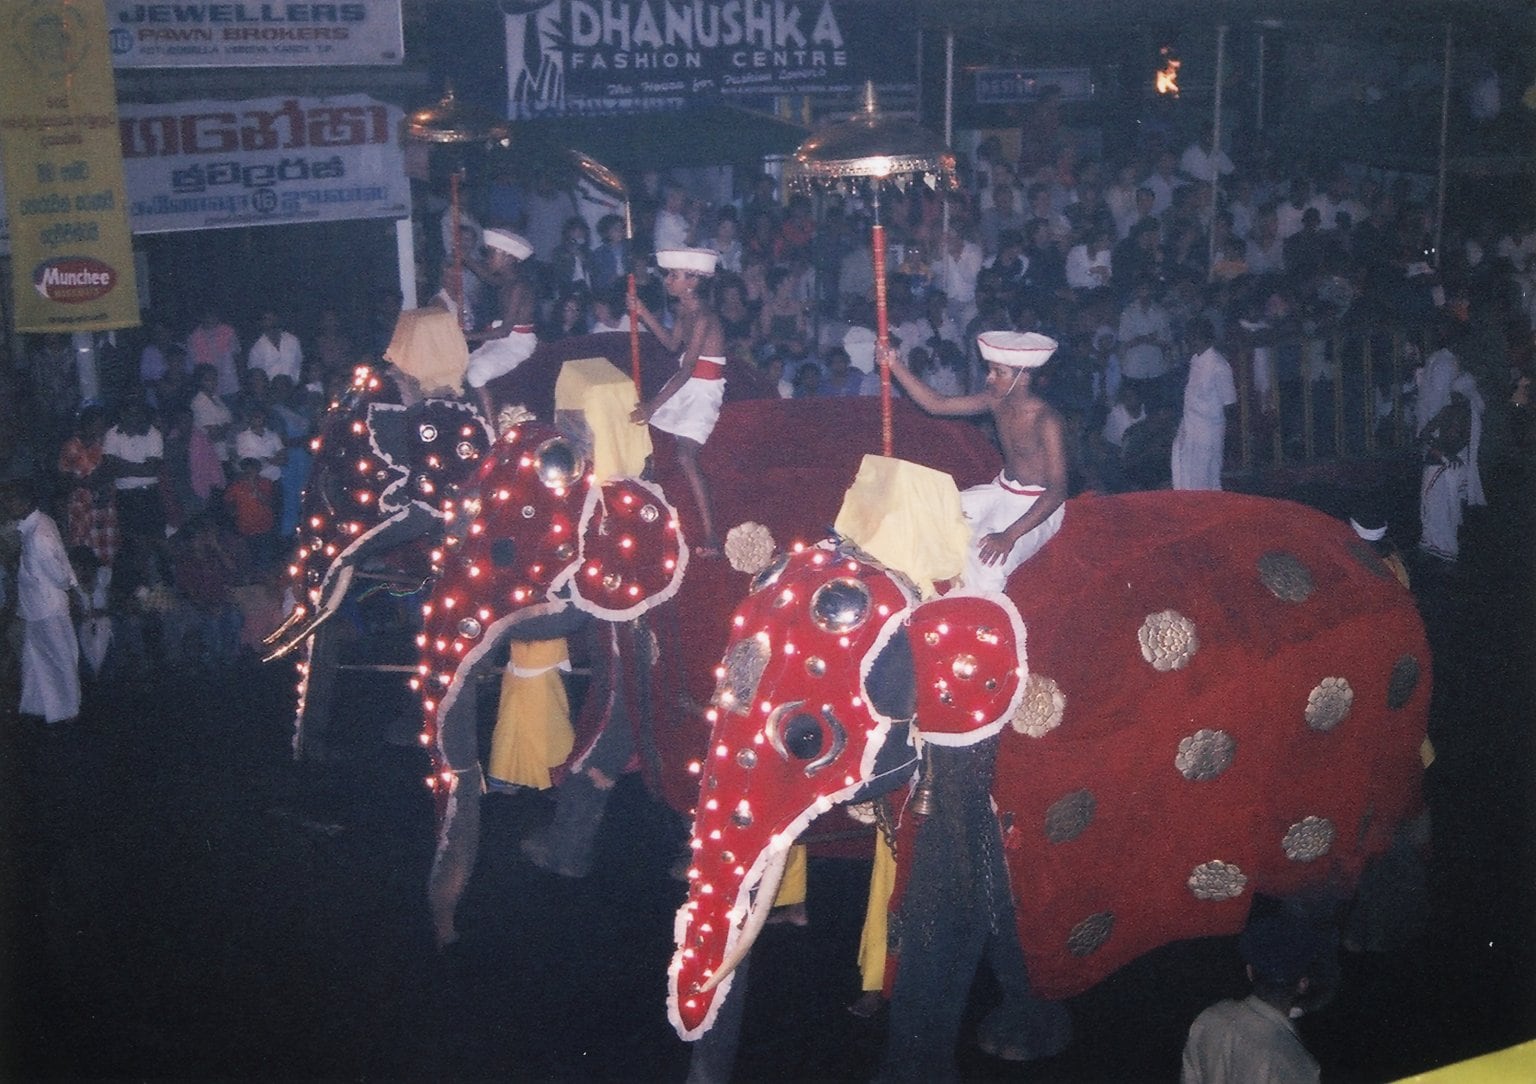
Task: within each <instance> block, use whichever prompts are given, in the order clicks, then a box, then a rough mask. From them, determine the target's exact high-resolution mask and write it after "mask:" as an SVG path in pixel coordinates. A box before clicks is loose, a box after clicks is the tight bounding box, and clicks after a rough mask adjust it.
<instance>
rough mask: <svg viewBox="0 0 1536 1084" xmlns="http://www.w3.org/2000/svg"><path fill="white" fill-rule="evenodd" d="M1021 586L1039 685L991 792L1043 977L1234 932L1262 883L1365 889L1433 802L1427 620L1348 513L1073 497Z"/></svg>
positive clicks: (1199, 498) (1198, 498) (1035, 974)
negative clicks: (1396, 838) (1371, 866)
mask: <svg viewBox="0 0 1536 1084" xmlns="http://www.w3.org/2000/svg"><path fill="white" fill-rule="evenodd" d="M1008 593H1009V595H1010V596H1011V597H1012V598H1013V599H1014V601H1015V602H1016V603H1017V604H1018V608H1019V610H1020V612H1021V613H1022V614H1023V616H1024V619H1025V621H1026V622H1027V623H1028V625H1029V663H1030V677H1029V685H1030V687H1031V692H1032V695H1030V696H1027V697H1026V698H1025V700H1024V705H1023V707H1022V708H1021V709H1020V717H1019V719H1018V720H1017V721H1016V724H1017V725H1016V726H1015V727H1010V728H1008V729H1005V730H1004V732H1003V740H1002V744H1001V747H1000V749H999V753H998V761H997V784H996V788H995V790H994V795H995V797H996V799H997V804H998V807H999V809H1000V810H1002V811H1004V813H1003V815H1004V826H1003V827H1004V838H1005V843H1006V848H1007V858H1008V863H1009V866H1010V871H1011V875H1012V878H1013V882H1014V886H1015V898H1016V899H1017V901H1018V904H1017V906H1018V912H1019V914H1018V918H1019V933H1020V938H1021V940H1022V942H1023V945H1024V948H1025V950H1026V954H1027V956H1028V960H1029V971H1030V976H1031V979H1032V982H1033V984H1034V985H1035V987H1036V989H1037V992H1039V993H1040V994H1042V995H1043V996H1046V997H1052V998H1060V997H1066V996H1070V995H1073V994H1077V993H1079V992H1081V991H1083V990H1085V989H1087V988H1088V987H1090V986H1092V985H1093V984H1094V983H1096V982H1098V981H1099V980H1101V979H1103V978H1104V977H1105V976H1106V975H1108V974H1109V973H1110V972H1112V971H1114V970H1115V969H1116V968H1118V967H1120V966H1121V965H1123V964H1125V963H1126V962H1128V961H1130V960H1131V959H1133V958H1135V957H1137V956H1139V955H1141V954H1142V953H1144V952H1147V951H1149V950H1150V949H1152V948H1154V947H1156V946H1158V945H1161V944H1164V943H1167V942H1169V941H1173V940H1176V939H1181V938H1189V937H1203V936H1220V935H1230V934H1235V933H1236V932H1237V931H1239V930H1240V929H1241V928H1242V927H1243V924H1244V921H1245V919H1246V916H1247V913H1248V910H1249V906H1250V902H1251V900H1252V898H1253V895H1254V893H1255V892H1262V893H1265V894H1269V895H1276V896H1282V897H1283V896H1289V895H1294V894H1299V893H1308V892H1313V893H1315V892H1320V891H1326V892H1327V893H1330V894H1335V895H1339V896H1347V895H1349V894H1350V893H1351V892H1352V891H1353V889H1354V886H1355V885H1356V884H1357V883H1358V880H1359V877H1360V874H1361V871H1362V869H1363V867H1364V865H1365V863H1366V862H1367V861H1368V860H1369V859H1371V858H1372V857H1373V856H1375V855H1378V854H1380V853H1381V852H1382V851H1384V850H1385V849H1386V847H1387V846H1388V844H1389V843H1390V841H1391V838H1392V834H1393V830H1394V828H1395V827H1396V826H1397V825H1399V824H1400V823H1402V822H1403V821H1404V820H1406V819H1407V818H1409V817H1411V816H1413V815H1414V814H1415V813H1417V812H1418V810H1419V809H1420V808H1421V802H1422V797H1421V779H1422V766H1421V762H1420V759H1419V757H1420V745H1421V743H1422V741H1423V740H1424V737H1425V727H1426V722H1427V716H1428V705H1429V696H1430V676H1429V675H1430V656H1429V650H1428V647H1427V645H1426V642H1425V637H1424V629H1423V625H1422V622H1421V621H1420V619H1419V615H1418V613H1417V611H1416V609H1415V607H1414V603H1413V599H1412V597H1411V596H1410V595H1409V593H1408V592H1407V591H1405V590H1404V589H1403V588H1402V587H1401V586H1400V585H1399V584H1398V583H1397V582H1396V581H1395V580H1394V579H1393V578H1392V577H1391V576H1390V575H1389V574H1385V571H1384V568H1383V567H1382V566H1381V565H1380V562H1379V561H1377V560H1376V559H1375V557H1374V556H1373V555H1371V554H1369V553H1365V552H1362V551H1361V549H1360V547H1359V545H1358V543H1357V542H1356V540H1355V539H1354V537H1353V534H1352V532H1351V531H1350V530H1349V528H1348V527H1347V525H1345V524H1344V523H1342V522H1339V521H1335V520H1333V519H1330V518H1328V517H1326V516H1324V515H1322V514H1321V513H1318V512H1316V511H1313V510H1311V509H1308V508H1305V507H1303V506H1300V505H1296V504H1291V503H1287V502H1281V501H1273V500H1267V499H1263V498H1257V497H1248V496H1242V495H1237V494H1230V493H1179V492H1159V493H1145V494H1131V495H1125V496H1118V497H1112V498H1106V497H1095V496H1088V497H1082V498H1077V499H1074V500H1073V501H1070V502H1069V503H1068V507H1067V513H1066V522H1065V525H1064V526H1063V528H1062V531H1061V533H1060V534H1059V535H1057V537H1056V538H1054V539H1053V540H1052V541H1051V543H1050V544H1049V545H1047V546H1046V547H1045V548H1044V549H1043V550H1042V551H1041V552H1040V553H1039V554H1038V555H1036V556H1035V557H1033V558H1032V559H1031V560H1029V561H1028V562H1026V563H1025V564H1024V565H1023V566H1022V567H1021V568H1020V569H1019V570H1018V571H1017V572H1016V573H1014V575H1013V577H1012V579H1011V581H1010V583H1009V585H1008ZM1033 694H1038V695H1033ZM1026 716H1028V717H1026ZM1046 716H1049V717H1048V718H1047V717H1046ZM919 718H921V713H920V714H919Z"/></svg>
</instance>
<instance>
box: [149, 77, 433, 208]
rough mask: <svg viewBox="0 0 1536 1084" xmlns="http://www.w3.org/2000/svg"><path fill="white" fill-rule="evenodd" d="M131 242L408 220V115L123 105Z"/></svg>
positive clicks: (266, 105)
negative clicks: (404, 141)
mask: <svg viewBox="0 0 1536 1084" xmlns="http://www.w3.org/2000/svg"><path fill="white" fill-rule="evenodd" d="M121 114H122V121H121V124H120V132H121V136H122V145H123V169H124V172H125V174H126V177H127V182H128V213H129V216H130V218H131V220H132V222H133V231H134V232H135V233H162V232H167V231H170V230H197V229H207V228H210V227H218V226H266V225H277V224H284V223H296V222H324V221H336V220H340V219H351V218H403V217H405V216H406V215H408V214H409V213H410V195H411V193H410V182H409V181H407V180H406V177H405V158H404V154H403V153H402V151H401V148H400V133H401V127H402V120H403V114H402V113H401V111H400V110H399V109H398V108H397V107H395V106H392V105H387V104H385V103H383V102H379V101H376V100H374V99H373V98H370V97H368V96H367V95H365V94H348V95H342V96H338V97H334V98H266V99H256V100H251V101H242V102H218V101H198V102H176V103H172V104H162V105H125V106H123V107H122V110H121Z"/></svg>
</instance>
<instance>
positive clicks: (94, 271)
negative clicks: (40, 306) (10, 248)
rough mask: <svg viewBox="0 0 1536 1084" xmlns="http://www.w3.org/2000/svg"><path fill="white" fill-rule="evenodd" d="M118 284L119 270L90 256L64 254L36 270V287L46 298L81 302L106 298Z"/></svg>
mask: <svg viewBox="0 0 1536 1084" xmlns="http://www.w3.org/2000/svg"><path fill="white" fill-rule="evenodd" d="M116 285H117V271H116V270H114V269H113V268H112V267H111V266H110V265H108V264H104V263H102V262H101V261H100V260H97V259H93V258H92V257H90V256H60V257H59V258H57V259H53V260H46V261H44V262H43V263H40V264H38V265H37V267H36V268H35V269H34V270H33V271H32V287H33V289H35V290H36V291H37V292H38V293H39V294H40V295H41V296H42V297H43V298H44V299H46V300H48V301H57V302H60V303H62V304H65V305H79V304H82V303H83V302H86V301H95V300H96V299H97V298H100V297H106V296H107V295H108V294H109V293H111V292H112V287H114V286H116Z"/></svg>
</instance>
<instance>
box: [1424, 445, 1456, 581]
mask: <svg viewBox="0 0 1536 1084" xmlns="http://www.w3.org/2000/svg"><path fill="white" fill-rule="evenodd" d="M1466 477H1467V468H1466V467H1465V466H1464V465H1462V464H1460V463H1447V464H1439V463H1436V464H1432V465H1429V466H1426V467H1425V468H1424V476H1423V478H1422V480H1421V482H1420V485H1419V527H1420V534H1419V548H1420V549H1422V550H1423V551H1424V552H1425V553H1429V554H1433V555H1434V556H1436V557H1439V558H1440V559H1441V560H1444V561H1454V560H1456V558H1457V557H1458V556H1459V555H1460V553H1461V546H1460V543H1459V542H1458V541H1457V536H1458V535H1459V534H1460V532H1461V503H1462V491H1463V487H1464V486H1465V485H1466Z"/></svg>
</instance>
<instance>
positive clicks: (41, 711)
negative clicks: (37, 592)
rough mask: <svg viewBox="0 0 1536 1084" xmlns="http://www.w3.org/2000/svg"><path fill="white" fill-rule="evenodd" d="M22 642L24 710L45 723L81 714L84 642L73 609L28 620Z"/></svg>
mask: <svg viewBox="0 0 1536 1084" xmlns="http://www.w3.org/2000/svg"><path fill="white" fill-rule="evenodd" d="M24 628H25V631H24V632H23V638H22V643H21V712H22V714H23V715H41V716H42V717H43V721H44V722H45V723H58V722H63V721H64V720H65V719H73V718H74V717H75V716H76V715H79V714H80V643H79V641H78V640H76V639H75V623H74V622H73V621H71V620H70V617H69V611H68V610H66V611H64V612H63V613H59V614H54V615H53V616H51V617H40V618H37V619H35V620H31V621H27V622H25V624H24Z"/></svg>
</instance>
